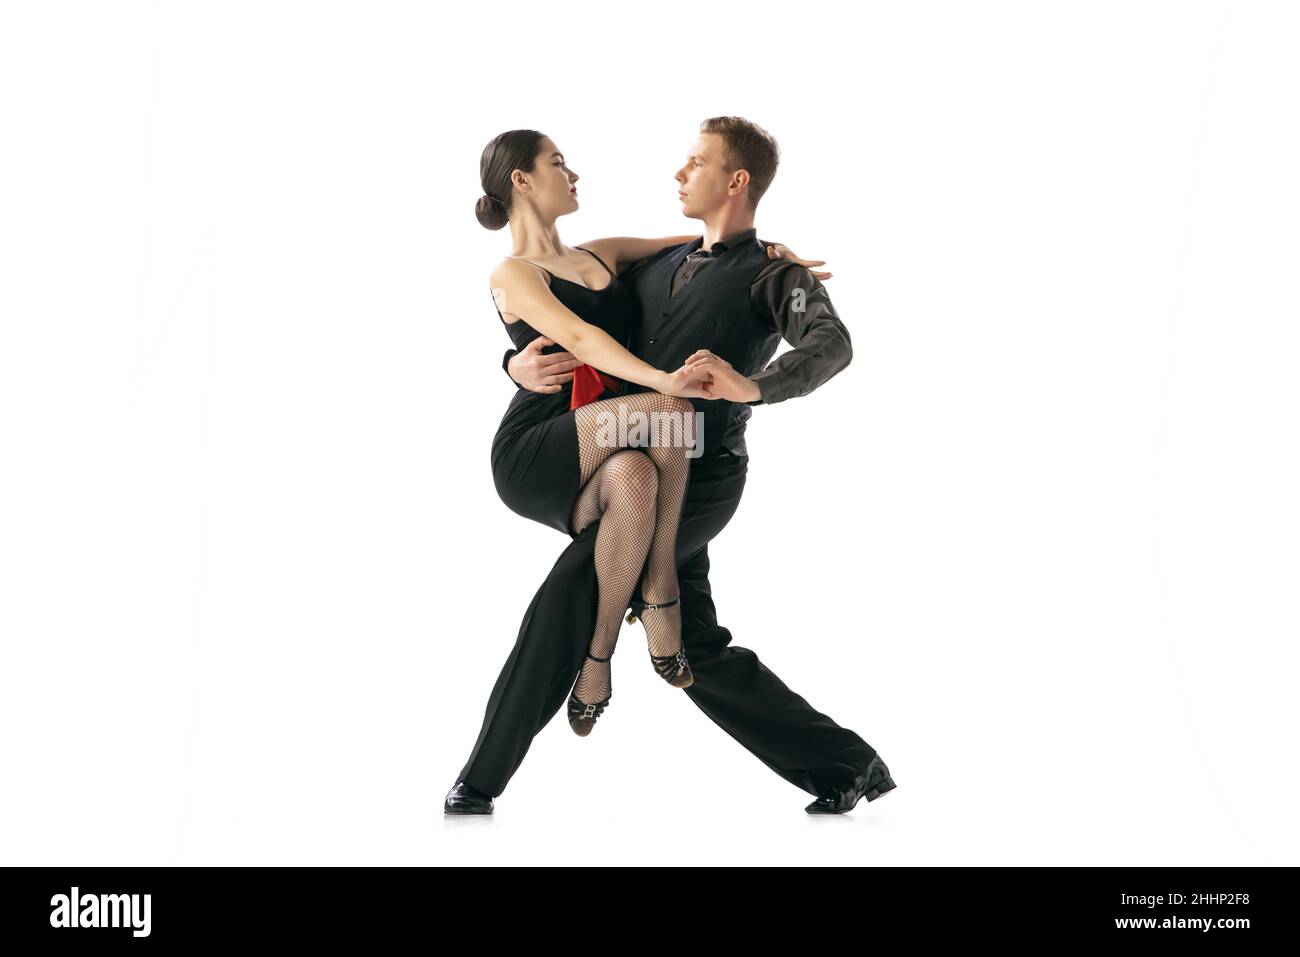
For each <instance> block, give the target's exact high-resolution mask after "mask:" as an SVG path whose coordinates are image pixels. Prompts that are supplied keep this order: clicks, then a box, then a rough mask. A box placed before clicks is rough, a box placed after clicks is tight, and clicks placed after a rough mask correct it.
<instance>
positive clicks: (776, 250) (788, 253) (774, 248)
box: [759, 240, 832, 279]
mask: <svg viewBox="0 0 1300 957" xmlns="http://www.w3.org/2000/svg"><path fill="white" fill-rule="evenodd" d="M759 242H763V241H762V240H759ZM763 245H764V246H766V247H767V258H768V259H788V260H790V261H791V262H795V263H798V264H799V265H800V266H803V267H805V268H806V269H807V270H808V271H809V272H811V273H812V274H813V276H815V277H816V278H817V279H830V278H831V275H832V274H831V273H828V272H817V271H816V270H815V269H813V268H812V267H813V266H825V265H826V260H824V259H800V258H799V257H798V256H796V255H795V254H794V250H793V249H791V248H790V247H789V246H787V245H785V244H784V243H766V242H763Z"/></svg>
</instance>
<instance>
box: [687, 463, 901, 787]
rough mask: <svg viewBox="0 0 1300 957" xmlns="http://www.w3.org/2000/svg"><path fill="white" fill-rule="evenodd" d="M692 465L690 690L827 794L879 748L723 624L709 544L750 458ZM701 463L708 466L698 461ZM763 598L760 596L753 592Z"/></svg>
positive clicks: (734, 500) (777, 767)
mask: <svg viewBox="0 0 1300 957" xmlns="http://www.w3.org/2000/svg"><path fill="white" fill-rule="evenodd" d="M719 462H720V463H721V464H718V463H715V462H713V461H712V460H705V459H700V460H697V461H696V462H695V463H693V464H692V475H691V487H689V488H688V489H687V493H686V503H685V505H684V506H683V509H682V520H681V524H680V526H679V528H678V532H677V547H678V551H677V556H678V558H677V561H678V565H677V575H678V581H679V583H680V586H681V596H682V643H683V645H684V648H685V651H686V657H687V659H688V660H689V661H690V663H691V670H692V671H693V672H694V673H695V683H694V684H692V685H691V686H690V687H689V688H687V689H686V694H687V695H689V696H690V698H691V700H692V701H693V702H695V704H696V705H697V706H698V707H699V709H700V710H701V711H703V712H704V713H705V714H706V715H708V716H709V718H711V719H712V720H713V722H714V724H716V725H718V727H720V728H722V729H723V730H724V731H726V732H727V733H728V734H729V735H731V736H732V737H733V738H735V739H736V740H737V741H739V742H740V743H741V744H742V745H744V746H745V747H746V748H747V749H748V750H749V751H750V753H752V754H753V755H754V756H755V757H757V758H758V759H759V760H760V761H762V762H763V763H764V764H766V765H767V766H768V767H769V768H771V769H772V770H773V771H775V772H776V773H777V774H779V775H780V776H781V777H783V778H785V779H786V780H787V781H789V782H790V783H791V784H793V785H795V786H796V787H799V788H802V789H803V790H805V791H807V792H808V793H810V794H813V795H821V794H824V793H825V792H826V790H827V789H828V788H830V787H833V786H835V785H840V784H844V783H846V782H848V781H849V780H851V779H853V778H854V777H856V776H857V775H858V774H860V773H861V772H862V771H863V770H865V768H866V767H867V765H868V764H870V763H871V759H872V758H874V757H875V755H876V752H875V749H874V748H872V747H871V746H870V745H869V744H867V743H866V742H865V741H863V740H862V738H860V737H858V736H857V735H856V734H854V733H853V732H852V731H850V730H848V729H847V728H841V727H840V726H839V725H837V724H836V723H835V722H834V721H832V720H831V719H830V718H829V717H827V716H826V715H824V714H822V713H821V712H819V711H817V710H816V709H814V708H813V707H812V706H811V705H810V704H808V702H807V701H805V700H804V699H803V698H801V697H800V696H799V695H797V694H795V693H794V692H793V691H791V690H790V689H789V688H788V687H787V686H786V685H785V683H784V682H782V681H781V679H780V678H778V677H777V676H776V675H775V674H773V673H772V672H771V671H770V670H768V668H767V667H766V666H765V665H764V664H763V663H762V662H761V661H759V660H758V656H757V655H755V654H754V652H752V651H750V650H749V649H748V648H742V647H740V646H738V645H733V644H732V643H731V632H730V631H728V630H727V629H726V628H723V627H721V626H720V625H719V624H718V618H717V612H716V610H715V609H714V606H713V595H712V592H711V590H710V587H709V551H708V543H709V541H710V540H711V539H713V538H714V537H715V536H717V534H718V533H719V532H720V531H722V529H723V528H724V527H725V526H726V524H727V522H729V521H730V520H731V516H732V515H733V514H735V511H736V508H737V506H738V505H739V504H740V496H741V492H742V491H743V489H744V485H745V475H746V472H747V462H746V461H745V460H738V459H728V458H723V459H721V460H719ZM700 463H706V464H705V465H704V467H702V468H697V466H699V465H700ZM755 597H757V596H755Z"/></svg>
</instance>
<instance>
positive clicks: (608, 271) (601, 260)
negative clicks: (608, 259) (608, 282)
mask: <svg viewBox="0 0 1300 957" xmlns="http://www.w3.org/2000/svg"><path fill="white" fill-rule="evenodd" d="M574 248H575V249H581V250H582V251H583V252H584V253H591V254H592V255H593V256H596V254H595V253H592V252H591V250H590V249H588V248H587V247H586V246H575V247H574ZM596 262H598V263H600V264H601V265H602V266H605V260H603V259H601V258H600V257H599V256H596ZM605 272H607V273H609V274H610V275H611V276H613V277H614V278H615V279H617V278H618V276H617V275H615V273H614V270H612V269H610V268H609V267H608V266H605Z"/></svg>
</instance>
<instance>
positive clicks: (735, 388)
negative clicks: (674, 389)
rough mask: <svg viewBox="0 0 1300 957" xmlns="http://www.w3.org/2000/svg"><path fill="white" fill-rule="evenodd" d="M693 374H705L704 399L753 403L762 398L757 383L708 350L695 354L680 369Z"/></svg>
mask: <svg viewBox="0 0 1300 957" xmlns="http://www.w3.org/2000/svg"><path fill="white" fill-rule="evenodd" d="M682 368H684V369H690V370H691V371H693V372H707V373H708V380H707V381H706V382H705V383H704V393H705V397H706V398H709V399H730V400H731V401H732V402H755V401H757V400H758V399H761V398H762V397H763V393H762V392H761V391H760V389H759V388H758V383H757V382H755V381H754V380H753V379H751V378H749V377H748V376H743V375H741V374H740V373H739V372H737V371H736V370H735V369H733V368H732V367H731V363H730V362H728V361H727V360H726V359H724V358H722V357H721V356H716V355H714V354H713V353H712V352H710V351H709V350H708V349H701V350H700V351H699V352H696V353H695V354H694V355H692V356H691V357H690V358H689V359H687V360H686V364H685V365H684V366H683V367H682Z"/></svg>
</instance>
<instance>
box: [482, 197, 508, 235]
mask: <svg viewBox="0 0 1300 957" xmlns="http://www.w3.org/2000/svg"><path fill="white" fill-rule="evenodd" d="M474 215H475V216H477V217H478V221H479V225H481V226H483V228H484V229H500V228H501V227H502V226H504V225H505V224H506V223H507V222H509V221H510V217H509V215H508V214H507V211H506V207H505V204H504V203H503V202H501V200H499V199H497V198H496V197H495V196H489V195H488V194H487V193H484V194H483V195H482V196H480V197H479V198H478V202H477V203H475V204H474Z"/></svg>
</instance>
